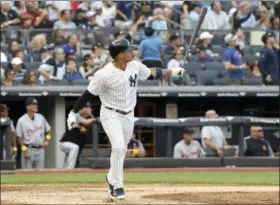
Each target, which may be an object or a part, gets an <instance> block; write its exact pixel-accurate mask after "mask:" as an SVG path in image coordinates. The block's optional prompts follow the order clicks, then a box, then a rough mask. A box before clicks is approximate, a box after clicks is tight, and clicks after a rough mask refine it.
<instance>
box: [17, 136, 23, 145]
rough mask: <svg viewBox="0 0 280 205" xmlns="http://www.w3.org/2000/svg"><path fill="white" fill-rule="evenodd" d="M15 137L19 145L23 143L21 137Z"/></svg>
mask: <svg viewBox="0 0 280 205" xmlns="http://www.w3.org/2000/svg"><path fill="white" fill-rule="evenodd" d="M17 139H18V143H19V145H20V146H22V145H23V141H22V139H21V137H17Z"/></svg>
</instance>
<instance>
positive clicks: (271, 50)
mask: <svg viewBox="0 0 280 205" xmlns="http://www.w3.org/2000/svg"><path fill="white" fill-rule="evenodd" d="M262 42H263V43H264V47H263V48H262V50H261V52H260V59H259V68H260V70H261V73H262V76H263V80H264V82H265V84H277V83H279V78H280V76H279V73H280V71H279V57H280V56H279V44H277V43H276V41H275V36H274V35H273V33H271V32H266V33H265V34H264V35H263V36H262Z"/></svg>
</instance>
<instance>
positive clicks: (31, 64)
mask: <svg viewBox="0 0 280 205" xmlns="http://www.w3.org/2000/svg"><path fill="white" fill-rule="evenodd" d="M24 64H25V66H26V69H27V70H29V71H37V70H38V68H39V67H40V65H41V64H42V63H41V62H24Z"/></svg>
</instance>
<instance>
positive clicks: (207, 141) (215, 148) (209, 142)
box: [204, 138, 217, 151]
mask: <svg viewBox="0 0 280 205" xmlns="http://www.w3.org/2000/svg"><path fill="white" fill-rule="evenodd" d="M204 142H205V144H206V145H207V146H208V147H210V148H212V149H213V150H215V151H217V147H215V146H214V145H213V144H212V142H211V141H210V140H209V139H207V138H204Z"/></svg>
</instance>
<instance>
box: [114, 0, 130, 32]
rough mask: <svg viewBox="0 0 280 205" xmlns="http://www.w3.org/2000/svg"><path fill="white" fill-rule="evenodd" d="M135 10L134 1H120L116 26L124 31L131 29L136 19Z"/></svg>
mask: <svg viewBox="0 0 280 205" xmlns="http://www.w3.org/2000/svg"><path fill="white" fill-rule="evenodd" d="M133 9H134V2H133V1H118V2H117V15H116V21H115V26H117V27H119V28H122V29H125V28H129V27H131V26H132V24H133V21H132V20H133V19H134V16H133V12H134V11H133Z"/></svg>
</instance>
